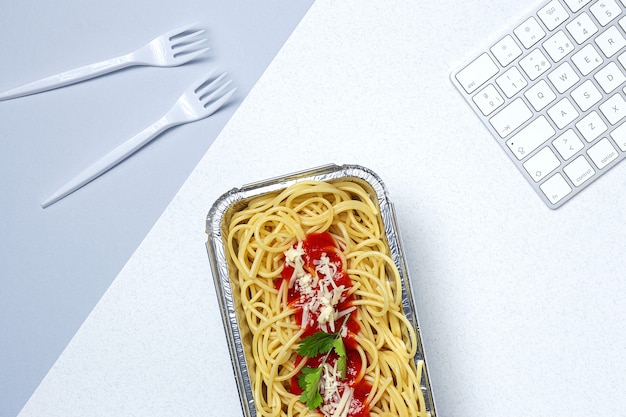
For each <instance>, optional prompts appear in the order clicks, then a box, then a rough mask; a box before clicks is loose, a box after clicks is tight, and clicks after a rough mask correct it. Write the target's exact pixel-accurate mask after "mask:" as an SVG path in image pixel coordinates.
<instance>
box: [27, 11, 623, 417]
mask: <svg viewBox="0 0 626 417" xmlns="http://www.w3.org/2000/svg"><path fill="white" fill-rule="evenodd" d="M525 7H526V5H522V6H520V3H519V2H515V1H512V0H507V1H503V2H498V3H497V5H496V4H494V2H493V1H487V0H476V1H472V2H455V1H441V2H432V3H428V2H416V1H390V2H373V1H366V0H361V1H357V0H344V1H332V0H318V1H317V2H315V3H314V4H313V6H312V7H311V8H310V9H309V11H308V12H307V14H306V16H305V17H304V19H303V20H302V21H301V22H300V24H299V26H298V27H297V28H296V29H295V31H294V32H293V34H292V35H291V36H290V38H289V40H288V41H287V43H286V44H285V45H284V47H283V48H282V50H281V51H280V52H279V53H278V55H277V56H276V58H275V59H274V60H273V61H272V63H271V65H270V66H269V68H268V69H267V71H266V72H265V73H264V74H263V76H262V77H261V78H260V80H259V81H258V82H257V83H256V85H255V86H254V87H253V89H252V91H251V92H250V94H249V95H248V96H247V97H246V98H245V100H244V101H243V103H242V104H241V105H240V106H239V108H238V109H237V111H236V112H235V114H234V115H233V117H232V118H230V120H229V121H228V122H227V124H226V126H225V128H224V129H223V130H222V131H221V133H220V134H219V136H218V138H217V139H216V140H215V142H214V143H213V145H212V146H211V148H210V149H209V150H208V152H207V153H206V154H205V155H204V157H203V158H202V159H201V160H200V161H199V163H198V165H197V166H196V168H195V169H194V170H193V172H191V175H190V176H189V177H188V179H187V180H186V181H185V183H184V185H183V186H182V188H181V189H180V190H179V192H178V193H177V194H176V196H175V197H174V198H173V200H172V201H171V203H170V204H169V205H168V207H167V208H166V209H165V211H164V212H163V214H162V215H161V216H160V218H159V219H158V221H157V222H156V223H155V225H154V227H153V228H152V229H151V230H150V232H149V233H148V235H147V237H146V238H145V239H144V240H143V241H142V242H141V243H140V244H139V246H138V248H137V250H136V252H135V253H134V254H133V256H132V257H131V258H130V259H129V261H128V262H127V263H126V264H125V266H124V267H123V269H122V270H121V272H120V273H119V275H117V277H116V278H115V280H114V281H113V283H112V285H111V286H110V287H109V288H108V290H107V291H106V292H105V294H104V296H103V297H102V298H101V299H100V301H99V302H98V304H97V305H96V307H95V308H94V309H93V311H92V312H91V314H90V315H89V317H88V318H87V319H86V320H85V321H84V323H83V324H82V326H81V327H80V329H79V330H78V331H77V332H76V334H75V336H74V338H73V339H72V340H71V342H70V343H69V344H68V345H67V347H66V349H65V350H64V351H63V353H62V354H61V355H60V357H59V359H58V361H57V362H56V363H55V364H54V366H53V367H52V369H51V370H50V372H49V373H48V374H47V376H46V377H45V379H44V380H43V382H42V383H41V385H40V386H39V387H38V389H37V390H36V391H35V393H34V394H33V395H32V397H31V398H30V400H29V401H28V402H27V404H26V406H25V407H24V408H23V410H22V411H21V413H20V414H19V415H20V417H27V416H41V415H46V416H59V417H61V416H62V417H68V416H81V417H82V416H86V415H89V416H111V415H116V416H119V415H123V416H131V415H132V416H171V415H181V416H191V415H193V416H206V415H215V416H217V415H220V416H237V415H241V408H240V404H239V399H238V396H237V390H236V387H235V382H234V377H233V373H232V368H231V362H230V359H229V355H228V350H227V345H226V341H225V337H224V332H223V328H222V324H221V320H220V317H219V309H218V306H217V300H216V296H215V289H214V286H213V283H212V277H211V272H210V267H209V262H208V258H207V254H206V249H205V241H206V234H205V232H204V221H205V216H206V214H207V212H208V210H209V208H210V207H211V205H212V203H213V201H215V199H216V198H217V197H219V196H220V195H221V194H222V193H224V192H225V191H227V190H229V189H230V188H232V187H235V186H239V185H242V184H246V183H250V182H254V181H257V180H261V179H266V178H270V177H275V176H278V175H282V174H286V173H291V172H294V171H299V170H302V169H306V168H310V167H315V166H319V165H324V164H327V163H331V162H334V163H339V164H342V163H356V164H360V165H364V166H366V167H369V168H371V169H373V170H374V171H375V172H377V173H378V174H379V175H380V176H381V177H382V179H383V180H384V181H385V183H386V185H387V188H388V189H389V192H390V196H391V198H392V200H393V201H394V203H395V206H396V211H397V216H398V222H399V225H400V228H401V232H402V237H403V241H404V244H405V252H406V256H407V262H408V264H409V270H410V275H411V277H412V281H413V284H414V285H413V286H414V289H415V296H416V304H417V310H418V314H419V320H420V324H421V330H422V337H423V341H424V345H425V349H426V355H427V361H428V366H429V369H430V374H431V380H432V385H433V390H434V394H435V397H436V405H437V410H438V413H439V415H440V416H464V417H479V416H480V417H484V416H494V417H507V416H511V417H518V416H521V415H546V416H569V415H583V414H584V415H598V416H615V415H621V414H622V413H623V410H624V409H625V408H626V397H625V396H624V395H623V385H624V382H625V378H624V375H626V349H625V348H624V346H626V327H625V326H623V324H622V321H623V320H624V318H625V317H626V303H624V302H623V299H624V294H625V291H626V280H624V279H623V277H624V271H625V270H626V256H625V253H624V247H625V245H624V244H625V241H626V238H625V236H626V210H624V207H626V179H625V178H626V175H624V172H625V169H626V167H624V166H618V167H616V168H614V169H613V170H612V171H611V172H609V173H607V174H606V175H604V176H603V177H602V178H601V179H600V180H599V181H597V182H596V183H595V184H593V185H592V186H591V187H590V188H588V189H587V190H586V191H584V192H583V193H581V194H580V195H579V196H577V197H576V198H575V199H573V200H572V201H571V202H569V203H567V204H566V205H565V206H564V207H562V208H561V209H559V210H556V211H552V210H549V209H548V208H547V207H546V206H545V205H544V203H543V202H541V201H540V199H539V198H538V197H537V196H536V195H535V194H534V192H533V191H532V190H531V188H530V187H529V185H528V184H527V183H526V182H525V180H524V179H523V178H522V176H521V175H520V174H519V173H518V172H517V170H516V168H515V167H514V166H513V164H511V162H510V161H509V160H508V158H507V157H506V155H504V154H503V152H502V150H501V149H500V148H499V147H498V146H497V145H496V144H495V143H493V138H492V137H491V136H490V135H489V133H488V132H487V131H486V129H485V128H484V127H483V126H482V125H481V122H480V121H479V120H478V118H476V117H475V115H474V114H473V113H472V112H471V110H470V109H469V108H468V107H467V105H466V103H465V102H464V101H463V100H462V98H461V97H460V95H459V94H458V93H457V92H456V91H455V90H454V88H453V85H452V84H451V83H450V81H449V79H448V76H449V72H450V71H451V70H452V69H453V68H454V67H455V66H456V65H457V64H458V63H459V62H460V61H461V60H462V59H463V58H464V57H465V56H467V54H468V53H470V52H472V51H473V50H474V49H475V48H476V47H477V46H478V45H479V44H481V43H482V42H484V41H485V37H487V36H489V35H490V34H493V35H495V34H496V32H497V28H498V27H499V26H501V25H503V24H504V22H506V21H510V19H511V18H512V17H514V16H515V15H516V14H519V13H521V12H522V11H523V9H524V8H525ZM492 28H493V29H492ZM492 31H495V32H492ZM128 76H129V77H130V76H131V75H130V74H129V75H128ZM171 88H172V89H174V88H173V87H171ZM22 105H23V106H27V104H26V102H24V104H22ZM30 105H32V104H30ZM22 111H26V110H25V109H24V110H22ZM146 112H147V111H146ZM147 114H148V115H150V114H152V113H150V112H147ZM131 127H132V126H129V129H130V128H131ZM31 128H32V129H34V127H31ZM42 133H43V129H42ZM41 158H43V157H40V159H41ZM68 171H69V170H68ZM120 175H121V174H120ZM137 175H139V174H138V173H137ZM63 177H64V175H61V174H60V173H59V174H58V178H56V174H55V178H54V179H55V181H52V179H50V182H53V183H55V182H56V180H59V179H60V178H63ZM133 177H134V176H133ZM48 187H49V186H48V185H46V186H44V185H42V186H41V192H42V193H43V191H44V190H47V189H48ZM78 198H80V197H78ZM78 198H77V199H75V201H74V202H73V203H72V204H76V206H74V207H78V206H77V205H78V202H77V201H76V200H78ZM70 204H71V203H70V202H69V201H68V202H67V205H66V206H65V208H64V209H62V208H61V207H59V208H58V210H65V211H67V212H73V213H75V214H76V215H79V216H82V215H86V214H85V213H83V212H82V211H80V208H72V206H71V205H70ZM111 204H112V203H111ZM120 215H121V214H120ZM94 221H97V219H94Z"/></svg>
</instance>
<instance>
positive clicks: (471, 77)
mask: <svg viewBox="0 0 626 417" xmlns="http://www.w3.org/2000/svg"><path fill="white" fill-rule="evenodd" d="M497 73H498V66H497V65H496V64H495V63H494V62H493V60H492V59H491V58H490V57H489V55H487V54H486V53H485V54H482V55H481V56H479V57H478V58H476V59H475V60H474V61H472V62H471V63H470V64H469V65H467V66H466V67H465V68H463V69H462V70H461V71H459V72H458V73H457V74H456V79H457V80H458V81H459V83H461V85H462V86H463V88H464V89H465V91H466V92H467V93H473V92H474V91H476V90H477V89H478V88H479V87H480V86H481V85H483V84H484V83H486V82H487V80H489V78H491V77H493V76H494V75H496V74H497Z"/></svg>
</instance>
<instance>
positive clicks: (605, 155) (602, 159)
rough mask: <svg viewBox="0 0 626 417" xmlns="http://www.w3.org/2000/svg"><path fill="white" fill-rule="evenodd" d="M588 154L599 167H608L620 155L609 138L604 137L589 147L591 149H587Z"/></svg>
mask: <svg viewBox="0 0 626 417" xmlns="http://www.w3.org/2000/svg"><path fill="white" fill-rule="evenodd" d="M587 155H589V157H590V158H591V160H592V161H593V163H594V164H596V166H597V167H598V169H602V168H604V167H606V166H607V165H608V164H610V163H611V162H613V161H614V160H615V159H617V157H618V153H617V150H615V148H614V147H613V145H611V142H609V140H608V139H607V138H603V139H602V140H601V141H599V142H598V143H596V144H595V145H593V146H592V147H591V148H589V150H587Z"/></svg>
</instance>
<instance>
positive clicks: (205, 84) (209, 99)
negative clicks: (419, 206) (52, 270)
mask: <svg viewBox="0 0 626 417" xmlns="http://www.w3.org/2000/svg"><path fill="white" fill-rule="evenodd" d="M224 77H226V73H222V74H221V75H220V76H218V77H217V78H215V79H213V80H211V77H210V76H209V77H205V78H203V79H202V80H201V81H199V82H196V83H195V84H193V85H192V86H191V87H189V88H188V89H187V90H186V91H185V92H184V93H183V95H181V96H180V97H179V98H178V100H177V101H176V104H174V106H173V107H172V108H171V109H170V110H169V111H168V112H167V113H166V114H165V115H164V116H163V117H161V118H160V119H159V120H158V121H156V122H155V123H153V124H152V125H150V126H148V127H147V128H145V129H144V130H142V131H141V132H139V133H138V134H136V135H135V136H133V137H132V138H130V139H129V140H127V141H126V142H124V143H122V144H121V145H119V146H118V147H117V148H115V149H113V150H112V151H111V152H109V153H108V154H106V155H105V156H103V157H102V158H100V159H99V160H98V161H96V162H95V163H93V164H92V165H91V166H89V167H88V168H87V169H85V170H84V171H83V172H81V173H80V174H78V175H77V176H76V177H74V178H73V179H72V180H70V181H69V182H68V183H66V184H65V185H64V186H62V187H61V188H59V189H58V190H57V191H56V192H55V193H54V194H52V195H51V196H50V197H48V198H47V199H45V200H44V201H43V202H42V203H41V206H42V207H43V208H46V207H48V206H50V205H51V204H54V203H56V202H57V201H59V200H60V199H62V198H63V197H66V196H67V195H69V194H71V193H73V192H74V191H76V190H78V189H79V188H81V187H82V186H84V185H85V184H87V183H89V182H90V181H92V180H94V179H95V178H97V177H99V176H100V175H102V174H104V173H105V172H107V171H108V170H110V169H111V168H113V167H114V166H115V165H117V164H119V163H120V162H122V161H123V160H124V159H126V158H128V157H129V156H130V155H132V154H133V153H135V152H136V151H137V150H139V149H140V148H142V147H143V146H145V145H146V144H147V143H148V142H150V141H151V140H152V139H154V138H155V137H157V136H158V135H160V134H161V133H163V132H164V131H166V130H167V129H170V128H172V127H174V126H178V125H181V124H184V123H191V122H195V121H198V120H201V119H204V118H206V117H208V116H210V115H212V114H213V113H215V112H216V111H217V110H218V109H219V108H220V107H222V106H223V105H224V104H225V103H226V102H227V101H228V99H229V98H230V97H231V96H232V95H233V94H234V93H235V91H236V90H237V89H236V88H232V89H230V90H228V91H226V92H225V90H226V88H227V87H228V86H229V85H230V83H231V81H230V80H228V81H224Z"/></svg>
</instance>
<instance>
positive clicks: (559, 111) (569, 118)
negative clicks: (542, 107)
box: [548, 97, 578, 129]
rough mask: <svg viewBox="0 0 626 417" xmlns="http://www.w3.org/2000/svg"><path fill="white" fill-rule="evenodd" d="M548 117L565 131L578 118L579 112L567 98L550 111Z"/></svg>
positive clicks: (558, 102)
mask: <svg viewBox="0 0 626 417" xmlns="http://www.w3.org/2000/svg"><path fill="white" fill-rule="evenodd" d="M548 115H549V116H550V118H551V119H552V121H553V122H554V124H555V125H556V126H557V127H558V128H559V129H563V128H564V127H565V126H567V125H568V124H570V123H571V122H573V121H574V120H575V119H576V118H577V117H578V111H577V110H576V109H575V108H574V105H573V104H572V102H571V101H569V99H568V98H567V97H563V98H562V99H561V100H559V101H557V103H556V104H555V105H554V106H552V107H551V108H550V109H549V110H548Z"/></svg>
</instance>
